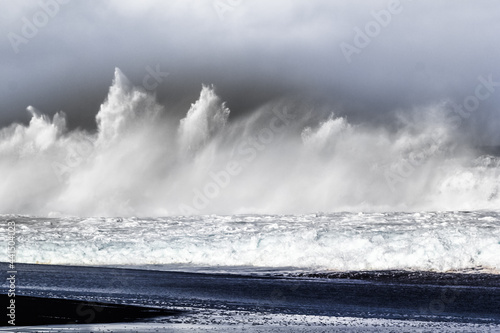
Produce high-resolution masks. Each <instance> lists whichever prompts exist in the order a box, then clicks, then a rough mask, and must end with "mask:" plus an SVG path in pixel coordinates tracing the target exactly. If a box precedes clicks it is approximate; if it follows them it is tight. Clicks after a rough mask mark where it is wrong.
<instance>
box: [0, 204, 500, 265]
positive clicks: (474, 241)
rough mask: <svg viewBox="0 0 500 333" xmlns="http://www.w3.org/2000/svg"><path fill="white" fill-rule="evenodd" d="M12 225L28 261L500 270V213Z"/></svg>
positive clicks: (33, 220) (19, 252)
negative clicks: (499, 254)
mask: <svg viewBox="0 0 500 333" xmlns="http://www.w3.org/2000/svg"><path fill="white" fill-rule="evenodd" d="M2 220H3V221H13V222H15V228H16V239H17V245H16V260H17V261H18V262H21V263H32V264H34V263H40V264H52V265H91V266H110V265H111V266H117V267H118V266H127V267H128V266H130V267H134V266H135V267H139V268H146V269H148V268H149V269H155V270H158V269H160V270H161V269H163V270H183V271H197V272H200V271H210V272H215V271H218V272H234V273H252V274H263V273H266V272H267V273H270V272H274V273H277V272H281V273H291V272H295V273H296V272H309V273H312V272H328V271H333V272H335V271H336V272H345V271H370V270H372V271H374V270H414V271H415V270H419V271H432V272H447V271H454V272H468V271H478V270H480V271H482V272H488V273H493V274H497V273H498V269H499V267H500V257H499V256H498V253H500V212H498V211H473V212H420V213H401V212H397V213H395V212H393V213H334V214H310V215H203V216H171V217H163V218H75V217H66V218H38V217H30V216H14V215H4V216H2ZM0 232H2V233H3V234H7V223H2V224H1V225H0ZM2 243H3V244H2ZM2 243H0V246H2V247H3V248H7V243H6V241H5V240H2Z"/></svg>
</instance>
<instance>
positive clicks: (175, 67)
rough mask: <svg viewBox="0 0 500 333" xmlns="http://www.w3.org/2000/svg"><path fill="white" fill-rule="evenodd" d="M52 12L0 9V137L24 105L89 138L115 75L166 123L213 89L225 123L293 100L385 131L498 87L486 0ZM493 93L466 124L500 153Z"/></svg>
mask: <svg viewBox="0 0 500 333" xmlns="http://www.w3.org/2000/svg"><path fill="white" fill-rule="evenodd" d="M55 1H56V0H41V1H32V0H17V1H10V0H1V1H0V8H1V10H0V32H1V38H2V42H1V43H0V57H1V62H0V80H1V81H0V82H1V85H0V98H1V101H2V103H1V105H0V124H1V126H5V125H6V124H9V123H11V122H12V121H18V122H24V123H26V122H27V121H29V118H30V117H29V115H28V113H27V112H26V111H25V109H26V107H27V106H28V105H33V106H34V107H36V108H38V109H40V110H41V111H43V112H44V113H47V114H53V113H55V112H56V111H58V110H64V111H65V112H66V113H67V114H68V118H69V119H68V120H69V125H70V126H71V127H76V126H80V127H85V128H92V126H95V125H94V118H95V114H96V113H97V111H98V109H99V105H100V104H101V103H102V102H103V100H104V99H105V97H106V94H107V91H108V87H109V85H110V84H111V81H112V78H113V72H114V68H115V67H119V68H120V69H121V70H122V71H123V73H124V74H125V75H127V76H128V77H129V79H131V81H132V82H133V83H134V84H136V85H139V86H140V85H143V84H144V82H147V83H148V87H149V88H151V91H155V92H156V94H157V96H158V98H159V100H160V101H161V102H162V103H163V104H165V105H169V106H170V109H171V110H172V112H175V111H174V110H181V109H183V110H184V112H185V111H186V110H187V109H186V107H189V104H190V103H191V102H194V101H195V100H196V98H197V96H198V94H199V91H200V88H201V84H202V83H206V84H214V85H215V86H216V88H217V92H218V94H219V95H220V96H221V97H222V99H223V100H226V101H227V102H228V106H229V108H230V109H231V111H232V114H231V116H232V117H234V116H238V115H240V114H243V113H246V112H250V111H251V110H252V108H254V107H256V106H258V105H260V104H262V103H265V102H267V101H270V100H273V99H275V98H279V97H283V96H301V97H303V98H306V99H310V100H313V101H320V102H322V103H328V104H331V105H332V107H335V108H336V109H337V110H339V112H340V113H342V114H345V115H347V116H348V117H351V118H352V119H353V121H365V120H366V121H369V122H390V121H391V116H390V115H391V114H392V112H394V111H395V110H401V109H411V108H413V107H415V106H419V105H426V104H432V103H436V102H438V101H441V100H445V99H448V100H452V101H456V103H458V104H460V103H463V102H464V99H466V98H467V97H468V96H470V95H474V94H475V90H476V88H477V86H478V85H480V81H479V80H478V77H480V76H482V77H483V78H485V79H487V78H488V76H489V75H491V77H492V80H493V81H494V82H500V66H499V63H500V62H499V60H500V44H499V38H498V32H499V31H500V3H499V2H498V1H495V0H490V1H487V0H483V1H472V0H470V1H436V0H432V1H431V0H428V1H408V0H401V1H400V2H399V4H397V3H393V2H392V1H382V0H380V1H378V0H377V1H373V0H369V1H368V0H367V1H332V0H300V1H299V0H287V1H285V0H283V1H279V0H276V1H265V0H214V1H212V0H170V1H164V0H149V1H131V0H130V1H127V0H108V1H96V0H88V1H78V0H65V1H62V0H61V1H60V2H61V4H59V3H57V2H55ZM63 2H66V3H63ZM56 3H57V5H55V4H56ZM44 8H45V9H44ZM375 13H378V14H375ZM387 14H389V15H387ZM377 15H378V20H379V21H378V22H377V21H376V16H377ZM33 28H34V29H33ZM359 31H361V34H362V35H363V36H361V35H360V33H359ZM370 35H371V36H370ZM367 39H368V41H367ZM157 69H159V71H160V72H161V73H162V74H161V76H160V78H161V80H160V81H161V82H157V83H158V84H157V85H156V82H155V81H154V80H153V78H152V77H151V74H149V72H150V71H154V70H157ZM166 73H168V75H166ZM148 75H150V77H148ZM145 78H147V80H146V81H144V80H145ZM493 89H497V90H498V91H492V92H491V93H490V94H489V95H488V98H485V99H484V100H481V101H480V105H479V107H478V109H477V110H476V111H475V112H474V115H473V116H474V120H473V122H474V124H476V130H477V129H480V130H478V133H480V134H478V135H481V136H482V139H483V141H484V142H486V143H488V140H489V143H495V142H496V143H499V144H500V136H499V134H498V132H500V131H499V129H500V116H499V112H500V108H499V106H500V86H499V87H496V88H495V87H493ZM485 91H486V90H484V89H483V92H485Z"/></svg>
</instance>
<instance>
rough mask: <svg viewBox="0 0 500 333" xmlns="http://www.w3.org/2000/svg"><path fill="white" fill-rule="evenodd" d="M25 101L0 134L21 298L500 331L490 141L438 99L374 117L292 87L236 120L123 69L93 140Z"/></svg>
mask: <svg viewBox="0 0 500 333" xmlns="http://www.w3.org/2000/svg"><path fill="white" fill-rule="evenodd" d="M27 110H28V111H29V112H30V113H31V115H32V118H31V121H30V123H29V124H28V125H23V124H11V125H10V126H7V127H4V128H2V129H0V173H1V174H2V175H3V176H4V178H3V180H2V182H1V184H0V214H2V215H0V221H1V223H0V232H1V233H2V234H3V235H9V237H10V236H13V237H14V239H15V246H14V248H15V251H14V252H15V258H14V259H15V260H14V261H15V265H16V266H18V267H19V268H20V269H21V270H20V273H19V274H20V275H19V284H18V288H19V292H20V293H21V294H24V295H30V296H40V297H46V298H51V297H60V298H69V299H81V300H82V301H85V302H91V301H92V300H98V301H111V302H122V303H133V304H139V305H147V306H151V305H157V306H170V307H179V306H180V307H182V308H183V309H186V310H187V311H188V312H189V313H190V315H187V316H184V317H182V318H180V319H178V320H177V319H176V320H174V321H172V320H171V319H168V320H167V319H165V320H164V319H158V320H156V321H153V322H149V323H140V324H139V323H138V324H136V326H134V327H135V328H133V329H135V330H143V331H147V330H150V329H151V330H154V329H165V328H168V329H172V330H173V331H176V330H180V331H182V330H195V331H196V330H197V331H210V330H217V329H219V328H220V327H226V328H227V329H228V330H230V329H229V328H228V327H231V328H234V329H235V330H238V329H247V330H249V331H255V332H257V331H259V329H258V328H255V326H259V325H263V327H264V328H263V329H262V330H261V331H267V329H268V328H272V329H273V330H275V331H279V329H280V327H281V326H283V325H288V326H290V325H291V326H294V325H295V326H294V327H295V329H296V331H307V330H309V331H311V332H321V331H325V330H326V331H331V327H329V326H335V327H336V328H339V327H340V328H342V327H343V328H345V330H343V331H349V330H352V331H367V332H372V331H394V330H395V329H394V328H396V330H397V329H400V330H402V331H404V330H407V331H408V332H414V331H426V330H432V329H436V330H440V331H464V332H467V331H492V332H493V331H498V324H499V322H500V319H499V316H498V313H497V311H496V310H497V309H498V306H497V305H498V304H500V296H499V295H500V291H499V289H498V286H497V283H498V273H499V271H498V270H499V267H500V265H499V264H500V259H499V258H500V257H499V256H498V253H500V211H499V210H498V209H499V207H500V193H499V192H500V158H499V157H498V151H497V150H498V149H495V147H480V146H479V145H477V144H475V143H474V140H471V138H470V137H468V136H467V134H466V132H465V131H462V127H461V125H460V122H463V121H464V120H463V119H457V118H456V115H455V116H454V118H453V117H452V118H450V105H449V103H447V102H446V101H444V102H439V103H436V104H434V105H428V106H424V107H418V108H415V110H405V112H402V113H401V114H395V119H396V121H395V122H394V124H393V126H392V127H391V126H379V127H377V126H374V125H373V124H364V123H360V122H352V121H349V120H348V119H346V118H343V117H339V116H337V115H336V114H337V113H336V110H334V109H331V108H327V107H324V106H318V105H315V104H314V103H313V104H311V103H309V102H306V101H302V100H300V99H299V98H293V99H292V98H285V99H281V100H277V101H271V102H269V103H268V104H266V105H262V106H261V107H259V108H257V109H255V110H252V112H249V113H247V114H246V115H244V116H240V117H231V110H230V109H229V108H228V107H227V105H226V104H225V103H224V102H223V101H222V99H221V98H220V97H219V96H218V95H217V93H216V91H215V88H214V87H212V86H203V87H202V89H201V92H200V96H199V98H198V100H196V101H193V104H192V105H191V107H190V108H189V109H188V110H184V112H179V110H168V109H167V108H166V107H164V106H162V105H160V104H159V103H158V102H157V100H156V98H155V96H154V94H151V93H150V92H147V91H145V90H144V89H143V88H140V87H134V86H133V85H132V84H131V82H129V80H128V79H127V78H126V77H125V76H124V75H123V73H122V72H121V71H120V70H119V69H116V71H115V77H114V80H113V83H112V85H111V87H110V89H109V94H108V96H107V98H106V100H105V101H104V102H103V104H102V105H101V108H100V110H98V111H97V112H96V129H95V130H94V131H92V130H83V129H68V128H67V126H66V117H65V115H64V113H63V112H62V111H61V112H58V113H56V114H55V115H54V116H53V117H52V118H51V117H49V116H47V115H44V114H43V113H42V112H40V111H39V110H37V109H36V108H34V107H32V106H29V107H28V108H27ZM181 111H182V110H181ZM89 112H93V110H90V111H89ZM179 114H180V116H179ZM9 222H10V223H9ZM12 225H15V227H14V228H13V229H12ZM9 227H11V229H9ZM8 240H9V239H8V238H2V239H0V247H1V248H3V249H6V251H7V249H8V248H10V249H12V245H11V244H8ZM0 261H2V262H7V261H8V260H7V256H6V257H5V260H4V259H0ZM49 265H55V266H49ZM6 271H7V269H6ZM23 272H24V273H23ZM174 272H177V273H178V274H181V275H176V274H174ZM450 273H454V274H457V275H456V276H460V279H459V281H458V282H457V281H456V280H454V279H452V280H449V279H448V278H447V277H448V275H446V274H450ZM23 274H24V275H23ZM157 274H159V275H157ZM190 274H191V275H190ZM405 274H406V275H405ZM412 274H413V275H412ZM433 274H437V275H433ZM463 274H465V275H463ZM115 275H117V276H119V278H118V279H111V280H113V281H114V282H116V283H117V284H118V285H119V288H115V286H113V285H111V284H109V283H111V282H113V281H108V280H109V276H115ZM91 276H93V277H94V278H93V279H90V277H91ZM360 276H361V277H363V276H364V277H363V278H361V279H359V277H360ZM464 276H466V277H464ZM401 277H402V278H401ZM401 279H402V280H401ZM447 279H448V280H447ZM360 280H361V281H360ZM366 280H368V281H366ZM124 281H128V282H127V284H126V285H124ZM381 281H382V282H381ZM443 281H444V282H443ZM105 282H106V283H107V282H109V283H108V284H105ZM455 282H456V283H455ZM103 283H104V284H103ZM158 283H159V284H158ZM443 283H444V285H445V286H444V287H443ZM4 284H5V283H4ZM173 286H175V288H174V289H171V288H172V287H173ZM443 288H448V289H445V292H444V294H443V291H442V290H443ZM276 290H277V291H278V292H283V291H286V292H289V295H288V294H287V295H285V296H284V295H283V294H280V295H278V296H276V293H275V291H276ZM450 290H451V291H452V292H453V295H459V294H460V295H461V297H459V298H457V299H458V300H457V301H455V298H453V301H451V299H450V298H449V297H448V296H449V295H448V294H447V293H449V291H450ZM290 291H291V292H290ZM440 295H441V296H440ZM443 295H444V296H443ZM266 302H267V303H268V302H271V303H272V302H278V303H276V304H275V303H272V304H271V305H265V304H267V303H266ZM433 302H434V303H433ZM263 306H264V308H265V309H261V308H262V307H263ZM436 306H437V308H436ZM441 307H444V308H443V309H442V310H441ZM422 309H423V310H422ZM436 309H437V310H439V311H437V310H436ZM434 310H436V311H437V313H436V311H434ZM249 318H252V319H249ZM417 321H418V322H417ZM242 323H244V324H242ZM143 324H144V325H146V326H141V325H143ZM281 324H283V325H281ZM117 325H118V324H117ZM155 325H156V326H155ZM158 325H160V326H158ZM165 325H166V326H165ZM172 325H174V328H172ZM200 325H201V326H200ZM481 325H483V326H481ZM485 325H486V326H485ZM488 325H490V326H488ZM311 326H312V327H311ZM325 326H327V328H324V327H325ZM200 327H203V329H201V328H200ZM305 327H308V328H307V330H305ZM58 329H60V330H61V331H71V330H74V329H76V330H79V329H82V328H75V327H73V326H71V325H66V326H65V327H62V328H58ZM84 329H89V330H95V331H99V330H102V331H106V330H113V331H120V330H122V331H127V330H128V329H131V328H130V327H129V328H126V327H124V326H120V325H118V326H116V325H115V326H113V325H111V326H109V325H108V326H106V325H104V326H99V327H97V328H96V327H94V328H89V327H88V326H86V327H85V328H84ZM49 331H50V330H49ZM341 331H342V329H341Z"/></svg>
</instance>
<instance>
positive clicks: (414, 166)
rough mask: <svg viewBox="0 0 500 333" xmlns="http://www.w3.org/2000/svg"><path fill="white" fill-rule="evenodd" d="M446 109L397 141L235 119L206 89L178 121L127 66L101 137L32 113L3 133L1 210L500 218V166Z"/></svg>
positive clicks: (403, 123) (278, 105) (420, 117)
mask: <svg viewBox="0 0 500 333" xmlns="http://www.w3.org/2000/svg"><path fill="white" fill-rule="evenodd" d="M447 109H448V107H447V104H446V102H443V103H438V104H436V105H431V106H425V107H421V108H418V109H416V110H414V112H413V113H411V114H412V115H414V116H413V117H412V118H411V119H409V118H408V117H400V119H399V124H400V126H399V127H398V129H397V130H394V129H392V130H389V129H387V128H382V127H380V128H375V127H373V126H368V125H364V124H353V123H350V122H349V121H348V120H347V119H346V118H343V117H338V116H336V115H335V110H324V109H323V108H313V107H309V106H308V105H307V104H306V103H305V102H301V101H297V100H289V99H283V100H279V101H274V102H270V103H269V104H266V105H263V106H262V107H260V108H258V109H256V110H254V111H253V112H252V113H251V114H250V115H249V116H246V117H240V118H238V119H231V118H230V117H229V116H230V110H229V109H228V108H227V106H226V105H225V104H224V103H223V101H221V100H220V98H219V97H218V96H217V95H216V93H215V91H214V88H213V87H211V86H203V87H202V90H201V93H200V97H199V99H198V100H197V101H196V102H195V103H193V104H192V106H191V108H190V109H189V110H187V113H186V116H185V118H183V119H180V120H179V119H176V118H174V117H173V116H170V113H169V112H168V110H165V108H164V107H163V106H161V105H159V104H158V103H157V101H156V99H155V96H154V95H153V94H150V93H148V92H146V91H145V90H144V89H142V88H138V87H134V86H132V85H131V83H130V82H129V81H128V79H127V78H126V77H125V76H124V75H123V74H122V73H121V72H120V70H119V69H116V71H115V78H114V81H113V84H112V86H111V88H110V90H109V94H108V97H107V99H106V101H105V102H104V103H103V104H102V105H101V108H100V110H99V112H98V113H97V116H96V122H97V131H96V132H95V133H93V132H88V131H84V130H71V131H70V130H68V129H67V128H66V120H65V115H64V113H63V112H58V113H56V114H55V115H54V116H53V118H52V119H50V118H49V117H48V116H45V115H43V114H41V113H40V112H39V111H38V110H36V109H35V108H34V107H31V106H30V107H28V111H29V112H31V114H32V119H31V121H30V123H29V125H27V126H26V125H21V124H12V125H10V126H8V127H6V128H3V129H1V130H0V172H1V173H2V175H4V180H3V181H2V183H1V185H0V198H1V200H0V213H5V214H7V213H9V214H11V213H14V214H17V213H19V214H33V215H39V216H67V215H77V216H167V215H174V214H182V215H185V214H206V213H218V214H235V213H249V212H251V213H290V214H295V213H311V212H336V211H416V210H419V211H420V210H427V211H429V210H440V211H443V210H471V209H497V208H498V207H500V196H499V193H498V192H499V185H500V177H499V176H500V173H499V169H500V160H499V158H498V157H496V156H493V155H488V154H482V153H479V152H478V151H477V149H474V148H473V147H469V146H468V145H467V144H466V142H467V140H465V139H464V138H462V136H461V135H460V130H459V129H460V127H459V126H457V125H456V120H457V119H456V117H455V119H454V121H449V117H448V118H446V116H445V115H447ZM406 114H408V113H406ZM458 120H459V121H460V120H461V119H458Z"/></svg>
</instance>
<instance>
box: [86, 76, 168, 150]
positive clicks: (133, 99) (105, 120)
mask: <svg viewBox="0 0 500 333" xmlns="http://www.w3.org/2000/svg"><path fill="white" fill-rule="evenodd" d="M160 111H161V107H160V106H159V105H158V104H157V103H156V101H155V97H154V96H153V95H151V94H148V93H147V92H146V91H144V90H143V89H140V88H137V87H133V86H132V84H131V83H130V81H129V80H128V79H127V77H125V75H124V74H123V73H122V71H121V70H120V69H119V68H115V76H114V79H113V84H112V85H111V87H110V89H109V94H108V97H107V99H106V101H105V102H104V104H102V105H101V109H100V110H99V113H98V114H97V116H96V121H97V126H98V133H99V137H98V140H99V143H100V144H109V143H110V142H112V141H113V140H115V139H116V138H117V137H119V136H120V135H121V134H122V133H123V132H124V131H127V130H129V129H130V127H131V126H133V125H134V124H137V123H141V122H142V121H143V120H146V119H151V118H155V117H157V116H158V114H159V113H160Z"/></svg>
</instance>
